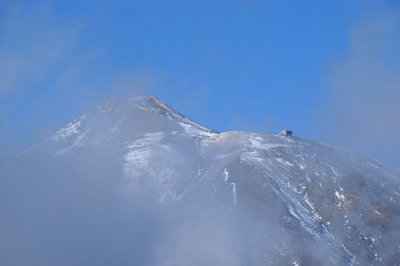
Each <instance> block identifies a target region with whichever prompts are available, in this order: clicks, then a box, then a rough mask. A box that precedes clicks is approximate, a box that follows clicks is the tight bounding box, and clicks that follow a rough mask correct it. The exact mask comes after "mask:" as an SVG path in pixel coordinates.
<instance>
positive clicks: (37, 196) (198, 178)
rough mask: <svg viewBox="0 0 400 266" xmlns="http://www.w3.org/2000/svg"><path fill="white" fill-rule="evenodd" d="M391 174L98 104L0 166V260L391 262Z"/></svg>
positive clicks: (397, 206)
mask: <svg viewBox="0 0 400 266" xmlns="http://www.w3.org/2000/svg"><path fill="white" fill-rule="evenodd" d="M399 177H400V176H399V173H398V172H397V171H396V170H393V169H391V168H390V167H387V166H385V165H382V164H381V163H379V162H377V161H376V160H373V159H370V158H368V157H365V156H361V155H359V154H355V153H352V152H349V151H346V150H344V149H342V148H339V147H334V146H330V145H327V144H322V143H318V142H315V141H311V140H305V139H300V138H297V137H294V136H283V135H280V134H258V133H249V132H237V131H231V132H223V133H219V132H217V131H215V130H212V129H209V128H207V127H205V126H203V125H200V124H198V123H196V122H194V121H192V120H191V119H189V118H187V117H186V116H184V115H182V114H181V113H179V112H177V111H175V110H173V109H172V108H171V107H169V106H168V105H166V104H165V103H163V102H161V101H160V100H158V99H156V98H154V97H137V98H133V99H131V100H120V99H115V98H111V99H106V100H104V101H103V102H102V103H101V104H100V105H98V106H97V107H95V108H94V109H92V110H90V111H89V112H88V113H87V114H85V115H83V116H81V117H80V118H78V119H76V120H74V121H72V122H71V123H69V124H67V125H66V126H65V127H63V128H61V129H60V130H58V131H57V132H56V133H55V134H54V135H53V136H50V137H48V138H47V139H45V140H44V141H43V142H41V143H38V144H37V145H35V146H33V147H31V148H30V149H28V150H26V151H24V152H22V153H20V154H18V155H16V156H15V157H13V158H12V159H9V160H5V161H3V162H1V166H0V193H1V196H0V197H1V201H0V210H1V228H0V230H1V231H0V262H1V265H5V266H11V265H20V266H24V265H29V266H32V265H45V266H47V265H52V266H54V265H56V266H58V265H60V266H64V265H65V266H67V265H100V266H101V265H165V266H167V265H168V266H169V265H171V266H172V265H400V230H399V229H400V179H399Z"/></svg>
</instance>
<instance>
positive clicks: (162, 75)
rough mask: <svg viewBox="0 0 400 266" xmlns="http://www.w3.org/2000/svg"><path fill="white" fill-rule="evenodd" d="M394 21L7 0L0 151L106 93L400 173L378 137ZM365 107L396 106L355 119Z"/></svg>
mask: <svg viewBox="0 0 400 266" xmlns="http://www.w3.org/2000/svg"><path fill="white" fill-rule="evenodd" d="M33 2H34V3H33ZM82 2H84V3H82ZM399 16H400V13H399V3H398V1H349V0H346V1H283V0H282V1H257V0H251V1H239V0H238V1H178V0H171V1H1V2H0V123H1V125H0V147H1V148H0V156H5V155H9V154H11V153H14V152H16V151H18V150H21V149H23V148H25V147H27V146H29V145H31V144H33V143H35V142H37V141H39V140H40V139H42V138H44V137H46V136H48V135H50V134H51V133H53V132H54V131H55V130H56V129H57V128H59V127H61V126H63V125H64V124H66V123H67V122H68V121H70V120H73V119H75V118H76V117H78V116H79V115H80V114H82V113H83V112H85V110H87V109H89V108H90V107H92V106H93V105H95V104H97V103H98V102H100V101H101V100H102V99H103V98H104V97H110V96H117V97H131V96H134V95H143V94H151V95H154V96H156V97H158V98H160V99H161V100H163V101H165V102H166V103H167V104H169V105H171V106H172V107H174V108H175V109H177V110H179V111H181V112H182V113H184V114H186V115H187V116H189V117H191V118H192V119H194V120H196V121H198V122H200V123H202V124H204V125H206V126H209V127H212V128H214V129H217V130H219V131H227V130H247V131H257V132H265V133H269V132H277V131H279V130H280V129H282V128H290V129H293V130H294V132H295V134H296V135H298V136H300V137H304V138H312V139H316V140H320V141H325V142H329V143H334V144H340V145H343V146H345V147H348V148H350V149H354V150H357V151H360V152H363V153H366V154H368V155H371V156H374V157H377V158H378V159H382V160H383V161H385V162H389V163H391V164H396V163H397V162H399V160H398V158H400V154H399V153H398V152H396V150H397V148H399V147H400V144H399V141H396V140H392V139H391V140H390V141H389V140H388V141H385V142H384V143H381V142H382V141H381V139H382V138H385V136H382V134H381V133H379V132H378V131H377V132H375V131H376V130H375V129H374V128H376V127H378V126H379V127H381V128H382V127H383V128H389V129H390V130H392V132H393V134H396V133H400V126H398V125H399V124H398V122H397V120H398V119H397V120H396V117H390V118H387V117H388V115H387V114H393V112H394V113H396V112H397V111H399V114H400V110H399V109H398V107H397V104H396V103H392V102H391V101H390V100H391V99H393V98H396V97H397V96H399V97H400V92H399V87H398V86H397V85H400V82H399V83H397V82H398V79H396V76H397V74H399V76H400V71H399V68H398V64H399V62H400V61H399V60H398V59H400V56H399V57H397V56H398V55H399V54H400V53H399V49H398V46H396V42H395V41H396V40H397V39H398V40H400V39H399V37H400V33H399V28H400V23H399V18H400V17H399ZM396 38H397V39H396ZM377 40H379V41H377ZM380 40H382V41H380ZM359 51H361V52H359ZM365 58H367V59H370V60H367V61H366V62H363V61H362V60H363V59H365ZM366 65H367V66H371V67H368V68H366V67H365V66H366ZM387 69H389V70H387ZM352 73H354V75H353V74H352ZM365 76H371V77H374V79H373V80H369V79H367V80H366V81H364V79H363V78H362V77H365ZM376 76H378V77H377V78H375V77H376ZM353 77H354V78H353ZM360 77H361V78H360ZM360 80H361V81H362V82H361V81H360ZM388 80H389V81H390V82H388ZM363 82H365V84H374V86H373V87H371V88H370V89H369V90H367V93H366V94H365V95H366V96H365V101H363V100H360V101H358V100H357V99H360V98H361V99H364V98H363V97H364V96H363V95H364V89H365V87H366V85H365V84H364V83H363ZM392 84H396V86H392ZM368 86H369V85H367V87H368ZM381 87H382V88H383V87H384V88H386V87H387V89H385V90H384V91H385V93H384V94H385V95H386V96H385V97H383V96H382V99H381V98H380V97H381V96H377V95H376V94H379V93H380V91H381V90H380V89H378V88H381ZM343 88H346V89H343ZM347 88H349V89H347ZM354 88H355V89H354ZM379 95H380V94H379ZM349 99H350V100H349ZM377 99H380V102H379V103H374V101H375V100H377ZM397 99H399V100H400V98H397ZM367 101H368V104H372V105H374V106H380V105H379V104H381V105H382V106H386V105H390V108H389V109H388V110H387V111H382V108H381V107H377V108H376V110H375V111H374V112H372V111H371V112H372V113H371V114H368V116H369V117H373V118H372V119H371V121H369V120H368V123H367V122H365V123H364V124H360V123H359V121H362V120H363V117H358V116H355V115H348V114H349V113H353V112H354V113H357V112H360V113H361V112H362V110H368V112H369V111H370V109H371V108H369V107H368V105H366V104H367V103H366V102H367ZM382 103H383V104H382ZM355 104H359V106H358V105H356V107H355V108H354V106H355ZM372 109H374V108H372ZM343 110H347V112H344V111H343ZM358 110H360V111H358ZM364 113H367V111H365V112H364ZM383 117H385V118H383ZM343 121H345V122H343ZM382 121H384V122H382ZM371 124H372V126H371ZM349 125H351V126H349ZM393 125H394V126H393ZM354 128H356V129H360V131H362V132H366V133H367V134H365V137H364V138H362V140H359V141H354V139H352V136H353V135H354V134H348V132H349V131H354ZM346 132H347V133H346ZM363 135H364V134H363ZM356 142H357V143H356ZM358 142H360V143H358ZM371 143H376V145H372V144H371ZM385 145H386V146H385ZM382 147H392V149H393V151H390V155H388V152H387V149H386V148H382ZM394 147H396V149H395V148H394Z"/></svg>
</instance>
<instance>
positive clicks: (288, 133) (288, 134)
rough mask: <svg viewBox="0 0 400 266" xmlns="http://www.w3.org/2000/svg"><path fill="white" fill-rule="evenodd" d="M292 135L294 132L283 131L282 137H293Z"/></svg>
mask: <svg viewBox="0 0 400 266" xmlns="http://www.w3.org/2000/svg"><path fill="white" fill-rule="evenodd" d="M292 133H293V132H292V131H291V130H287V129H284V130H282V131H281V133H280V134H281V135H282V136H291V135H292Z"/></svg>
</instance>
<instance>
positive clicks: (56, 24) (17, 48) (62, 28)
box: [0, 2, 83, 96]
mask: <svg viewBox="0 0 400 266" xmlns="http://www.w3.org/2000/svg"><path fill="white" fill-rule="evenodd" d="M82 29H83V24H81V23H79V21H77V20H76V21H74V20H69V21H67V22H64V21H63V20H62V19H61V18H59V17H58V18H57V17H54V16H53V15H52V13H51V8H50V6H43V5H40V7H32V8H26V7H22V6H19V5H15V4H11V2H8V3H6V4H4V8H3V18H2V19H1V20H0V36H1V37H0V38H1V45H0V96H1V95H4V94H5V93H6V92H8V91H10V90H12V89H17V88H18V87H26V86H28V85H29V84H32V83H34V82H41V81H43V80H45V79H46V78H47V75H49V72H51V70H52V68H57V67H61V66H62V64H63V63H65V62H66V61H67V60H68V57H69V56H70V55H71V54H72V53H73V52H74V49H75V48H76V46H77V42H78V40H79V34H80V33H81V32H82Z"/></svg>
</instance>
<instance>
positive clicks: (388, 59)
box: [327, 9, 400, 164]
mask: <svg viewBox="0 0 400 266" xmlns="http://www.w3.org/2000/svg"><path fill="white" fill-rule="evenodd" d="M349 33H350V50H349V53H348V55H347V56H346V57H345V58H344V59H343V60H341V61H339V63H338V64H337V65H336V67H335V69H334V71H333V74H332V76H331V78H330V81H329V82H330V85H331V88H332V97H333V103H332V105H331V106H330V108H329V115H328V118H329V119H328V124H327V127H328V128H330V130H331V131H336V135H337V141H338V142H339V143H340V144H342V145H344V146H347V147H351V148H353V149H356V150H359V151H361V152H364V153H367V154H369V155H372V156H374V157H378V159H381V160H384V161H386V162H389V163H392V164H398V163H399V162H400V139H399V135H400V119H399V115H400V104H399V102H400V46H399V43H400V10H399V9H396V10H390V11H386V12H383V13H380V14H379V15H374V16H373V17H371V16H370V17H368V18H367V19H365V20H364V21H363V22H362V23H360V24H358V25H356V26H354V27H353V28H352V29H351V30H350V32H349Z"/></svg>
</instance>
